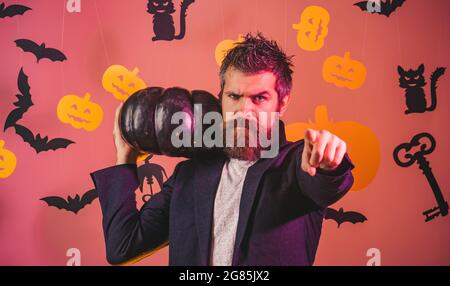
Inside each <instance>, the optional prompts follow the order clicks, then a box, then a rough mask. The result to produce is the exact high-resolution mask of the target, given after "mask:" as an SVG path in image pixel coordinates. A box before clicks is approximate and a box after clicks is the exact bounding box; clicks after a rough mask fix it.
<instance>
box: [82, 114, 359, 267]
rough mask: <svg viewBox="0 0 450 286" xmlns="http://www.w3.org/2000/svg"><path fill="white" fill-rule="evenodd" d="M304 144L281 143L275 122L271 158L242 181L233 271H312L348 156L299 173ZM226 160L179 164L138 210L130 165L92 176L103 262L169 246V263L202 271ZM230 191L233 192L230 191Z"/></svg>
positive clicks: (345, 185) (346, 185) (347, 172)
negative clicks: (276, 141) (330, 167)
mask: <svg viewBox="0 0 450 286" xmlns="http://www.w3.org/2000/svg"><path fill="white" fill-rule="evenodd" d="M303 145H304V141H303V140H300V141H297V142H295V143H292V142H287V141H286V137H285V131H284V124H283V122H280V151H279V154H278V156H277V157H275V158H270V159H260V160H258V161H257V162H256V163H255V164H254V165H252V166H251V167H250V168H249V169H248V171H247V175H246V178H245V181H244V187H243V191H242V197H241V202H240V207H239V220H238V226H237V233H236V242H235V246H234V254H233V265H312V264H313V262H314V258H315V254H316V250H317V246H318V243H319V239H320V234H321V228H322V221H323V216H324V210H325V208H326V207H327V206H329V205H331V204H333V203H334V202H336V201H337V200H339V199H340V198H341V197H342V196H343V195H344V194H346V193H347V191H348V190H349V189H350V187H351V186H352V184H353V176H352V173H351V169H353V168H354V166H353V164H352V162H351V161H350V159H349V157H348V155H347V154H346V155H345V157H344V160H343V161H342V163H341V164H340V165H339V166H338V168H337V169H335V170H334V171H332V172H324V171H321V170H318V173H317V174H316V176H314V177H312V176H310V175H309V174H308V173H306V172H304V171H302V169H301V168H300V163H301V154H302V150H303ZM225 162H226V158H225V157H224V156H223V155H217V156H211V157H209V158H203V157H199V158H194V159H189V160H186V161H182V162H180V163H179V164H178V165H177V166H176V167H175V170H174V172H173V174H172V176H171V177H170V178H169V179H168V180H167V181H166V182H165V183H164V185H163V187H162V190H161V191H160V192H159V193H157V194H156V195H154V196H153V197H152V198H151V199H150V200H149V201H148V202H146V203H145V204H144V205H143V207H142V208H141V209H140V210H138V209H137V208H136V198H135V193H134V192H135V190H136V189H137V188H138V185H139V181H138V177H137V165H136V164H124V165H118V166H112V167H109V168H105V169H102V170H99V171H96V172H93V173H91V178H92V180H93V181H94V184H95V187H96V189H97V191H98V194H99V200H100V205H101V208H102V213H103V230H104V235H105V241H106V257H107V260H108V262H109V263H111V264H120V263H124V262H126V261H128V260H130V259H133V258H135V257H137V256H140V255H142V254H145V253H146V252H149V251H152V250H154V249H157V248H158V247H160V246H161V245H164V244H167V242H168V243H169V245H170V247H169V264H170V265H208V263H209V255H210V243H211V229H212V218H213V206H214V197H215V193H216V191H217V188H218V185H219V180H220V177H221V172H222V168H223V166H224V163H225ZM230 191H233V190H230Z"/></svg>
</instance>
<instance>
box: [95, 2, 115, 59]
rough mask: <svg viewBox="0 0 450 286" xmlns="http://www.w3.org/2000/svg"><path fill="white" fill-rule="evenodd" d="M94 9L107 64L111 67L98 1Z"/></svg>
mask: <svg viewBox="0 0 450 286" xmlns="http://www.w3.org/2000/svg"><path fill="white" fill-rule="evenodd" d="M94 8H95V14H96V17H97V26H98V29H99V32H100V39H101V41H102V44H103V50H104V53H105V57H106V62H107V64H108V66H110V65H111V61H110V57H109V54H108V49H107V46H106V42H105V37H104V35H103V23H102V19H101V18H100V13H99V12H98V8H97V0H94Z"/></svg>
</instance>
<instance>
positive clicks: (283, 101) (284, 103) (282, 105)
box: [280, 94, 291, 117]
mask: <svg viewBox="0 0 450 286" xmlns="http://www.w3.org/2000/svg"><path fill="white" fill-rule="evenodd" d="M290 98H291V95H290V94H287V95H286V96H284V97H283V98H282V99H281V101H280V117H281V116H283V115H284V113H285V112H286V110H287V107H288V105H289V99H290Z"/></svg>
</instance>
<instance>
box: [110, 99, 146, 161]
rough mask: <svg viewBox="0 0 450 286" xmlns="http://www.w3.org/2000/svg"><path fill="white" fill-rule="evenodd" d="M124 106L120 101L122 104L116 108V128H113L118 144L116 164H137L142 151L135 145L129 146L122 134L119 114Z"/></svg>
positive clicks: (116, 144) (115, 141)
mask: <svg viewBox="0 0 450 286" xmlns="http://www.w3.org/2000/svg"><path fill="white" fill-rule="evenodd" d="M122 106H123V102H122V103H120V105H119V106H118V107H117V109H116V115H115V117H114V130H113V137H114V144H115V146H116V154H117V161H116V165H121V164H136V163H137V158H138V156H139V155H141V153H140V152H139V151H137V150H135V149H134V148H133V147H131V146H129V145H128V144H127V143H126V142H125V140H123V138H122V135H121V134H120V129H119V114H120V109H121V108H122Z"/></svg>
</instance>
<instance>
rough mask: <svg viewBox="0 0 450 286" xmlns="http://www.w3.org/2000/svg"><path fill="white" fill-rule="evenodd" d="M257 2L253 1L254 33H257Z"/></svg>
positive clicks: (256, 0)
mask: <svg viewBox="0 0 450 286" xmlns="http://www.w3.org/2000/svg"><path fill="white" fill-rule="evenodd" d="M258 4H259V2H258V0H255V13H254V14H253V22H254V23H253V25H254V26H255V27H254V29H255V33H257V32H258V19H257V16H258V12H259V5H258Z"/></svg>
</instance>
